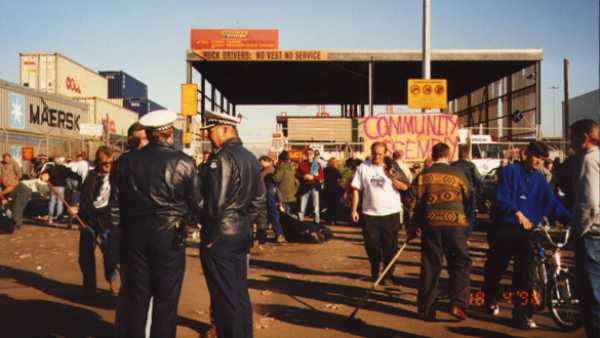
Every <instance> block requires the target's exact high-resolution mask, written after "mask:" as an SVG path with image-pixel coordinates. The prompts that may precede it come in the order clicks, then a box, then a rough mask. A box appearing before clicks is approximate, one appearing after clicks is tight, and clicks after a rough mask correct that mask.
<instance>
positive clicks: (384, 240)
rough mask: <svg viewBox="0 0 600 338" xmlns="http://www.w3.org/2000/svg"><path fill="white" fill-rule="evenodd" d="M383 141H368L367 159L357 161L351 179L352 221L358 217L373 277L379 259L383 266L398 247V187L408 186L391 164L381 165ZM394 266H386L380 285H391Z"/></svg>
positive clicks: (383, 153)
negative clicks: (360, 209) (369, 157)
mask: <svg viewBox="0 0 600 338" xmlns="http://www.w3.org/2000/svg"><path fill="white" fill-rule="evenodd" d="M385 152H386V145H385V143H383V142H375V143H373V145H371V161H367V162H365V163H363V164H361V165H360V166H359V167H358V168H357V169H356V173H355V174H354V178H353V179H352V182H351V187H352V189H353V194H352V221H353V222H358V221H359V220H360V221H361V225H362V228H363V236H364V240H365V250H366V251H367V256H368V257H369V262H370V263H371V279H372V280H373V281H376V280H377V279H378V277H379V273H380V272H381V263H383V266H387V265H388V264H389V263H390V262H391V260H392V258H393V257H394V254H395V253H396V250H397V249H398V231H399V230H400V226H401V224H400V212H401V211H402V202H401V200H400V192H399V191H400V190H406V189H407V188H408V182H402V181H400V180H399V179H398V178H397V177H395V175H394V174H393V173H392V172H393V171H394V168H392V167H386V165H385V161H384V158H385ZM361 193H362V199H363V203H362V212H361V214H360V216H359V213H358V202H359V198H360V196H359V195H360V194H361ZM393 275H394V268H393V267H392V268H390V270H389V272H388V273H387V275H386V276H385V277H384V278H383V280H382V282H381V284H382V285H386V286H388V285H391V284H392V279H393V278H392V276H393Z"/></svg>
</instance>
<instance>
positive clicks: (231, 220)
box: [201, 138, 266, 253]
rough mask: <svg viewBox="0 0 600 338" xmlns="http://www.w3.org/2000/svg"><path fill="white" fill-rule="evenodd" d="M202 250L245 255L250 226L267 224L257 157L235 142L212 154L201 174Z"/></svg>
mask: <svg viewBox="0 0 600 338" xmlns="http://www.w3.org/2000/svg"><path fill="white" fill-rule="evenodd" d="M202 182H203V184H202V196H203V198H204V206H205V208H204V212H203V214H202V218H201V224H202V242H203V246H206V245H208V244H209V243H212V245H213V246H214V247H215V248H216V247H218V249H215V250H223V252H227V253H245V252H248V250H249V249H250V245H251V243H252V229H251V226H252V224H257V225H258V228H261V227H264V225H265V224H266V200H265V185H264V184H263V180H262V178H261V177H260V167H259V164H258V161H257V160H256V157H255V156H254V155H252V153H250V152H249V151H248V150H247V149H246V148H244V147H243V146H242V142H241V141H240V139H238V138H234V139H232V140H229V141H228V142H226V143H225V144H224V145H223V146H222V147H221V148H220V149H218V150H217V151H216V152H215V153H213V154H211V156H210V158H209V160H208V162H207V165H206V166H205V167H204V169H203V172H202Z"/></svg>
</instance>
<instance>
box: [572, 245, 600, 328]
mask: <svg viewBox="0 0 600 338" xmlns="http://www.w3.org/2000/svg"><path fill="white" fill-rule="evenodd" d="M575 268H576V271H577V282H578V283H579V285H578V286H579V300H580V302H581V310H582V312H583V323H584V325H585V331H586V334H587V336H588V338H591V337H600V239H592V238H581V239H579V240H578V241H577V243H576V247H575Z"/></svg>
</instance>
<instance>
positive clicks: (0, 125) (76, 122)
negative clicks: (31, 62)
mask: <svg viewBox="0 0 600 338" xmlns="http://www.w3.org/2000/svg"><path fill="white" fill-rule="evenodd" d="M82 123H89V112H88V107H87V105H85V104H82V103H79V102H76V101H74V100H71V99H69V98H66V97H64V96H62V95H55V94H48V93H45V92H42V91H39V90H34V89H31V88H27V87H23V86H20V85H17V84H14V83H10V82H6V81H2V80H0V129H2V132H1V133H0V152H2V153H4V152H10V153H11V154H13V155H14V157H20V154H21V149H22V148H23V147H30V148H33V151H34V154H35V155H37V154H39V153H41V152H43V153H46V154H48V155H50V156H57V155H65V156H70V155H73V154H75V153H76V152H78V151H79V150H80V149H81V147H82V144H83V142H82V138H81V136H80V134H79V126H80V125H81V124H82Z"/></svg>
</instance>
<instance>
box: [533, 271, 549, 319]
mask: <svg viewBox="0 0 600 338" xmlns="http://www.w3.org/2000/svg"><path fill="white" fill-rule="evenodd" d="M547 280H548V279H547V270H546V264H544V262H539V263H538V264H537V265H536V266H535V274H534V281H533V288H532V291H533V295H532V297H531V302H532V303H533V308H534V310H535V311H542V310H543V309H544V308H545V307H546V299H547V297H546V281H547Z"/></svg>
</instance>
